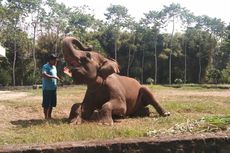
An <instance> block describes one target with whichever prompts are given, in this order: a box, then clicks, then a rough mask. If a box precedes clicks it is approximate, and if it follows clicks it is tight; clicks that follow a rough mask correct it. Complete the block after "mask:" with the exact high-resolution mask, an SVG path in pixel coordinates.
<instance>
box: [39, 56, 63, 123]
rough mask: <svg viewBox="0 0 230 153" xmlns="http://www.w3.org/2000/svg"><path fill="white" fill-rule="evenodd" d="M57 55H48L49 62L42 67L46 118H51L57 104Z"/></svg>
mask: <svg viewBox="0 0 230 153" xmlns="http://www.w3.org/2000/svg"><path fill="white" fill-rule="evenodd" d="M56 65H57V56H56V55H54V54H51V55H49V56H48V62H47V63H46V64H44V65H43V67H42V92H43V93H42V94H43V100H42V107H43V110H44V115H45V119H51V114H52V110H53V107H56V105H57V94H56V90H57V80H59V77H58V76H57V68H56Z"/></svg>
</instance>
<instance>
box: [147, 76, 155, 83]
mask: <svg viewBox="0 0 230 153" xmlns="http://www.w3.org/2000/svg"><path fill="white" fill-rule="evenodd" d="M146 83H147V84H154V79H153V78H150V77H149V78H147V79H146Z"/></svg>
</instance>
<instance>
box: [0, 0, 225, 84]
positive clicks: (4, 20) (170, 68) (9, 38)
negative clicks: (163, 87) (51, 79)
mask: <svg viewBox="0 0 230 153" xmlns="http://www.w3.org/2000/svg"><path fill="white" fill-rule="evenodd" d="M88 10H90V8H89V7H87V6H82V7H67V6H66V5H65V4H63V3H58V2H57V1H56V0H14V1H12V0H6V1H5V0H0V27H1V28H0V42H1V45H2V46H3V47H4V48H6V58H0V84H1V85H3V86H7V85H12V86H16V85H17V86H18V85H33V84H40V83H41V66H42V65H43V64H44V63H46V57H47V54H49V53H55V54H57V55H58V56H59V63H58V72H59V75H60V77H61V78H62V83H64V84H72V80H71V79H70V78H68V77H67V76H65V75H64V73H63V72H62V69H63V67H64V66H65V65H66V63H65V61H64V59H63V53H62V39H63V38H64V37H65V36H75V37H77V38H78V39H79V40H80V41H82V42H83V43H84V44H86V45H92V46H93V48H94V50H96V51H98V52H100V53H101V54H104V55H105V56H107V57H110V58H114V59H115V60H117V61H118V63H119V65H120V70H121V75H126V76H130V77H133V78H136V79H137V80H139V81H140V82H141V83H155V84H174V83H215V84H217V83H230V61H229V58H230V24H226V23H225V22H224V21H222V20H221V19H219V18H213V17H209V16H207V15H201V16H195V15H194V13H193V12H191V11H190V10H188V9H187V8H185V7H183V6H181V5H180V4H176V3H171V4H170V5H168V6H164V7H163V8H162V9H161V10H160V11H156V10H151V11H149V12H148V13H145V14H144V17H143V18H141V19H140V20H138V21H136V20H135V19H134V17H132V16H131V15H130V14H129V11H128V9H127V8H126V7H125V6H122V5H112V4H111V5H110V6H109V7H108V8H107V9H106V12H105V13H104V15H105V20H100V19H97V18H96V17H95V16H94V15H93V14H91V13H89V11H88ZM226 13H227V12H226ZM169 25H171V27H172V28H171V29H168V27H169ZM178 27H179V29H178ZM166 29H167V30H166Z"/></svg>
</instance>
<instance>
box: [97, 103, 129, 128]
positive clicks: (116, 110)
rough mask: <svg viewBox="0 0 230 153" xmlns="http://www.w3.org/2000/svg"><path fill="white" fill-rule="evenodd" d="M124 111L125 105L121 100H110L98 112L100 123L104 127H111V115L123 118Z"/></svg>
mask: <svg viewBox="0 0 230 153" xmlns="http://www.w3.org/2000/svg"><path fill="white" fill-rule="evenodd" d="M126 110H127V107H126V104H125V102H123V101H122V100H121V101H120V100H118V99H113V100H110V101H108V102H106V103H105V104H104V105H103V106H102V108H101V110H100V111H99V117H100V122H101V123H102V124H105V125H113V118H112V115H116V116H120V117H121V116H124V115H125V113H126Z"/></svg>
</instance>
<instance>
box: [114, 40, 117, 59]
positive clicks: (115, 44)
mask: <svg viewBox="0 0 230 153" xmlns="http://www.w3.org/2000/svg"><path fill="white" fill-rule="evenodd" d="M114 58H115V60H116V61H117V40H115V42H114Z"/></svg>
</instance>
